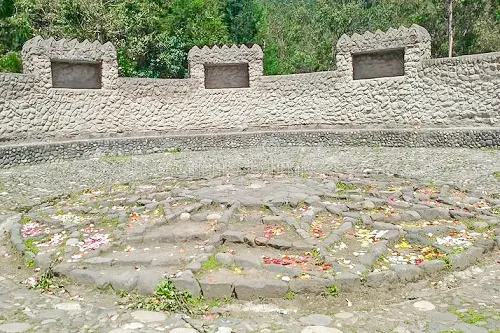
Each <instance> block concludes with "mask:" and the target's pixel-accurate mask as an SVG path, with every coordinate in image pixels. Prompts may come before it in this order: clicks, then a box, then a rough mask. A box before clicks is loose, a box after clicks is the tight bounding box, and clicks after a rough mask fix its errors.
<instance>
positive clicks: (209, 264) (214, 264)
mask: <svg viewBox="0 0 500 333" xmlns="http://www.w3.org/2000/svg"><path fill="white" fill-rule="evenodd" d="M219 267H222V265H221V263H220V262H218V261H217V260H216V259H215V256H213V255H212V256H210V257H208V258H207V259H206V260H204V261H202V262H201V270H200V272H201V273H202V272H208V271H212V270H214V269H217V268H219Z"/></svg>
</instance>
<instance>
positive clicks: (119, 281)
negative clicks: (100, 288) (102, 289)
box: [110, 271, 139, 291]
mask: <svg viewBox="0 0 500 333" xmlns="http://www.w3.org/2000/svg"><path fill="white" fill-rule="evenodd" d="M138 279H139V274H138V273H137V272H136V271H125V272H123V273H121V274H118V275H111V276H110V283H111V287H113V289H114V290H126V291H131V290H133V289H134V288H135V286H136V285H137V280H138Z"/></svg>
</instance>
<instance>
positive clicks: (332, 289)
mask: <svg viewBox="0 0 500 333" xmlns="http://www.w3.org/2000/svg"><path fill="white" fill-rule="evenodd" d="M322 295H323V296H338V295H339V291H338V289H337V287H336V286H335V285H333V284H332V285H331V286H328V287H326V288H325V290H324V291H323V293H322Z"/></svg>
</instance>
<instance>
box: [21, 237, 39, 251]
mask: <svg viewBox="0 0 500 333" xmlns="http://www.w3.org/2000/svg"><path fill="white" fill-rule="evenodd" d="M37 240H39V238H31V237H30V238H26V239H25V240H24V246H25V248H24V250H25V251H29V252H31V253H33V254H37V253H38V248H37V247H36V245H35V244H34V242H35V241H37Z"/></svg>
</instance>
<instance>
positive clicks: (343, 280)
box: [333, 272, 361, 291]
mask: <svg viewBox="0 0 500 333" xmlns="http://www.w3.org/2000/svg"><path fill="white" fill-rule="evenodd" d="M333 284H335V286H336V287H337V288H338V289H339V290H341V291H356V290H357V289H358V288H359V287H361V278H360V277H359V276H358V275H357V274H353V273H349V272H342V273H340V274H339V275H337V276H335V282H334V283H333Z"/></svg>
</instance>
